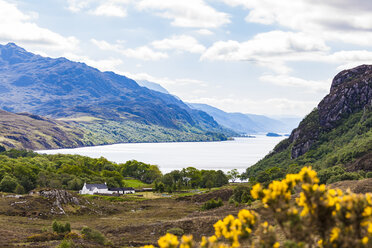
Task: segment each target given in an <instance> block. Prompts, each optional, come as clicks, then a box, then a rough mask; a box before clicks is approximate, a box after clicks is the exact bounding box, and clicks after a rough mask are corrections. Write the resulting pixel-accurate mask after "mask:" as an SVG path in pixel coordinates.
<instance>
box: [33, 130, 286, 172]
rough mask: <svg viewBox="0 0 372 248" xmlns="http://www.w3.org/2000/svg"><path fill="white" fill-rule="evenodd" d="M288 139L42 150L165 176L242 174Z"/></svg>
mask: <svg viewBox="0 0 372 248" xmlns="http://www.w3.org/2000/svg"><path fill="white" fill-rule="evenodd" d="M284 138H285V137H266V136H264V135H257V136H256V138H235V139H234V140H231V141H221V142H176V143H124V144H115V145H105V146H93V147H82V148H74V149H58V150H43V151H38V152H39V153H47V154H57V153H61V154H78V155H83V156H88V157H92V158H99V157H101V156H102V157H105V158H107V159H108V160H110V161H114V162H117V163H124V162H126V161H128V160H132V159H135V160H137V161H141V162H145V163H149V164H156V165H158V166H159V168H160V170H161V171H162V172H163V173H166V172H169V171H172V170H176V169H182V168H186V167H189V166H192V167H195V168H198V169H213V170H223V171H225V172H226V171H229V170H231V169H238V171H239V172H243V171H245V169H246V168H248V167H249V166H251V165H253V164H255V163H256V162H257V161H259V160H260V159H261V158H263V157H264V156H265V155H266V154H268V153H269V152H270V151H271V150H272V149H273V148H274V147H275V145H276V144H278V143H279V142H280V141H281V140H282V139H284Z"/></svg>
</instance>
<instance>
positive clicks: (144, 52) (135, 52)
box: [91, 39, 168, 61]
mask: <svg viewBox="0 0 372 248" xmlns="http://www.w3.org/2000/svg"><path fill="white" fill-rule="evenodd" d="M91 42H92V43H93V44H95V45H96V46H97V47H98V48H100V49H101V50H106V51H111V52H116V53H119V54H121V55H124V56H126V57H128V58H135V59H140V60H145V61H149V60H159V59H165V58H168V55H167V54H166V53H163V52H156V51H154V50H152V49H151V48H149V47H147V46H141V47H137V48H124V47H122V45H121V44H111V43H108V42H106V41H98V40H95V39H91Z"/></svg>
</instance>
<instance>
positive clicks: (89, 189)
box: [79, 183, 136, 195]
mask: <svg viewBox="0 0 372 248" xmlns="http://www.w3.org/2000/svg"><path fill="white" fill-rule="evenodd" d="M79 193H80V194H82V195H94V194H106V195H112V194H118V195H124V194H134V193H136V191H135V190H134V188H110V189H109V188H108V187H107V185H106V183H105V184H86V183H84V186H83V188H82V189H81V190H80V191H79Z"/></svg>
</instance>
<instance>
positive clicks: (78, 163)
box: [0, 149, 162, 193]
mask: <svg viewBox="0 0 372 248" xmlns="http://www.w3.org/2000/svg"><path fill="white" fill-rule="evenodd" d="M128 176H130V177H131V178H132V179H131V180H129V181H128V183H132V184H136V185H137V186H138V187H142V186H146V185H148V184H147V183H152V182H153V180H155V179H159V178H160V177H161V176H162V174H161V172H160V170H159V168H158V167H157V166H156V165H149V164H145V163H141V162H138V161H135V160H133V161H128V162H127V163H124V164H116V163H113V162H110V161H108V160H107V159H105V158H102V157H101V158H98V159H95V158H88V157H83V156H79V155H62V154H57V155H45V154H37V153H34V152H29V151H18V150H14V149H12V150H8V151H5V152H2V153H0V191H3V192H15V190H16V188H17V192H18V193H21V192H22V193H27V192H28V191H30V190H32V189H35V188H37V187H49V188H63V189H69V190H80V189H81V188H82V186H83V184H84V182H86V183H104V182H107V184H108V186H109V187H124V186H127V187H133V186H130V185H127V183H126V180H124V178H125V177H128ZM141 180H144V182H146V183H144V182H141ZM18 185H19V186H18Z"/></svg>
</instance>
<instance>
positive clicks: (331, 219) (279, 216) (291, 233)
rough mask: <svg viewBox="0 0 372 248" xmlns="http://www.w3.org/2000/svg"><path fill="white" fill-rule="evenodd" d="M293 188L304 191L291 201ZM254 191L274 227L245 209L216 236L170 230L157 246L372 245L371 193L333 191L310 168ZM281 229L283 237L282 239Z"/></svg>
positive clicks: (227, 220)
mask: <svg viewBox="0 0 372 248" xmlns="http://www.w3.org/2000/svg"><path fill="white" fill-rule="evenodd" d="M295 191H296V192H297V191H300V192H299V196H298V197H297V198H295V199H293V194H292V193H293V192H295ZM251 195H252V197H253V198H255V199H259V200H261V202H262V203H263V205H264V207H265V208H267V209H268V210H269V211H270V212H271V214H272V215H273V217H274V220H275V225H274V226H272V225H270V224H268V222H263V223H261V222H260V219H259V215H258V214H257V213H255V212H254V211H250V210H247V209H243V210H241V211H240V212H239V214H238V216H237V217H234V216H232V215H229V216H227V217H225V218H224V219H223V220H219V221H218V222H217V223H216V224H214V229H215V233H214V235H212V236H211V237H202V240H201V242H200V243H198V244H197V243H196V242H195V241H194V240H193V237H192V235H188V236H187V235H184V236H183V237H182V238H181V240H178V238H177V237H176V236H174V235H172V234H169V233H168V234H167V235H165V236H163V237H161V238H160V239H159V240H158V244H159V247H160V248H177V247H180V248H192V247H201V248H228V247H240V246H241V245H242V242H244V243H243V245H244V247H262V248H269V247H273V248H279V247H288V248H289V247H293V248H296V247H298V248H299V247H304V248H312V247H314V248H315V247H318V248H350V247H357V248H368V247H372V194H371V193H367V194H354V193H351V192H350V191H346V192H342V191H341V190H339V189H329V188H327V187H326V186H325V185H324V184H319V179H318V177H317V173H316V172H315V171H313V170H312V169H311V167H304V168H303V169H302V170H301V171H300V172H299V173H298V174H288V175H287V176H286V177H285V179H283V180H281V181H273V182H272V183H270V184H269V186H268V187H267V188H264V187H263V186H262V185H261V184H256V185H255V186H253V188H252V190H251ZM279 230H280V231H281V233H282V234H283V235H284V238H283V237H281V239H280V240H279V239H278V236H277V232H278V231H279ZM253 237H254V238H253ZM144 247H145V248H152V247H153V246H151V245H150V246H144Z"/></svg>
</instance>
